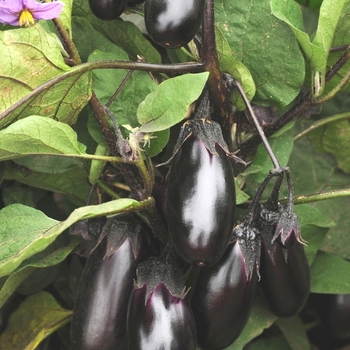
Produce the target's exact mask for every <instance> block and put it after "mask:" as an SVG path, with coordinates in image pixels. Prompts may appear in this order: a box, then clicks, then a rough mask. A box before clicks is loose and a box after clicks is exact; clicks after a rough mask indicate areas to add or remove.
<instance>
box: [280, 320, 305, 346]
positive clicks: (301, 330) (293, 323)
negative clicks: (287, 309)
mask: <svg viewBox="0 0 350 350" xmlns="http://www.w3.org/2000/svg"><path fill="white" fill-rule="evenodd" d="M276 325H277V326H278V328H279V329H280V330H281V331H282V333H283V335H284V336H285V338H286V339H287V341H288V344H289V346H290V347H291V349H293V350H300V349H303V350H307V349H310V344H309V340H308V338H307V334H306V330H305V327H304V324H303V322H302V320H301V319H300V317H299V316H292V317H288V318H279V319H278V320H277V321H276Z"/></svg>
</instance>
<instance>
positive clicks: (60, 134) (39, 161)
mask: <svg viewBox="0 0 350 350" xmlns="http://www.w3.org/2000/svg"><path fill="white" fill-rule="evenodd" d="M85 148H86V147H85V146H84V145H82V144H81V143H79V142H78V140H77V135H76V133H75V132H74V130H73V129H72V128H71V127H70V126H68V125H66V124H64V123H61V122H57V121H55V120H53V119H49V118H44V117H40V116H30V117H27V118H25V119H21V120H19V121H17V122H15V123H13V124H12V125H10V126H8V127H7V128H6V129H3V130H0V160H1V161H4V160H8V159H17V158H19V157H23V156H35V155H40V156H37V157H30V158H22V159H17V163H18V164H20V165H23V166H26V167H27V168H29V169H31V170H34V171H39V172H47V173H52V174H55V173H61V172H65V171H66V170H69V169H71V168H74V167H76V166H82V161H81V159H74V158H72V159H59V158H57V157H50V156H47V155H48V154H66V155H69V154H70V155H81V154H83V153H84V152H85Z"/></svg>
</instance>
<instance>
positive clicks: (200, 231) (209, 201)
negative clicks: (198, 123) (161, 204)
mask: <svg viewBox="0 0 350 350" xmlns="http://www.w3.org/2000/svg"><path fill="white" fill-rule="evenodd" d="M215 151H216V152H215V153H216V154H213V153H211V152H210V150H209V149H208V148H207V147H206V145H205V144H204V143H203V142H202V141H201V139H199V138H198V137H197V136H196V135H194V134H191V135H190V136H189V137H188V138H187V139H186V141H184V143H183V144H182V145H181V147H180V149H179V150H178V151H177V152H176V154H175V156H174V160H173V164H172V166H171V169H170V171H169V174H168V184H167V223H168V228H169V234H170V237H171V239H172V242H173V244H174V246H175V248H176V249H177V252H178V254H179V255H180V256H181V257H182V258H183V259H184V260H186V261H187V262H188V263H190V264H196V265H198V266H206V265H213V264H214V263H215V262H216V261H218V260H219V259H220V257H221V256H222V255H223V253H224V252H225V249H226V247H227V245H228V242H229V239H230V236H231V231H232V227H233V223H234V211H235V188H234V181H233V179H234V176H233V171H232V167H231V161H230V158H229V157H228V156H227V155H226V153H225V152H224V150H223V149H222V148H221V147H220V146H219V145H218V144H216V143H215Z"/></svg>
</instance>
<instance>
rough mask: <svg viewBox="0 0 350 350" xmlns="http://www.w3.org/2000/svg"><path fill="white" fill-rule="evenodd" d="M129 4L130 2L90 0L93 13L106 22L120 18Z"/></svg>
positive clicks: (122, 0)
mask: <svg viewBox="0 0 350 350" xmlns="http://www.w3.org/2000/svg"><path fill="white" fill-rule="evenodd" d="M127 4H128V0H89V5H90V9H91V11H92V13H93V14H94V15H95V16H96V17H98V18H100V19H102V20H104V21H111V20H113V19H116V18H118V17H119V16H120V15H121V14H122V13H123V12H124V11H125V9H126V5H127Z"/></svg>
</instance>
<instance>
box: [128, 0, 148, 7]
mask: <svg viewBox="0 0 350 350" xmlns="http://www.w3.org/2000/svg"><path fill="white" fill-rule="evenodd" d="M144 2H145V0H129V1H128V6H137V5H141V4H143V3H144Z"/></svg>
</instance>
